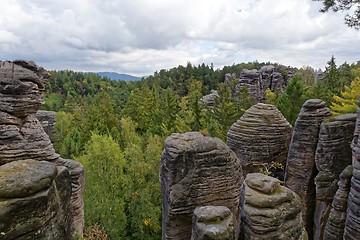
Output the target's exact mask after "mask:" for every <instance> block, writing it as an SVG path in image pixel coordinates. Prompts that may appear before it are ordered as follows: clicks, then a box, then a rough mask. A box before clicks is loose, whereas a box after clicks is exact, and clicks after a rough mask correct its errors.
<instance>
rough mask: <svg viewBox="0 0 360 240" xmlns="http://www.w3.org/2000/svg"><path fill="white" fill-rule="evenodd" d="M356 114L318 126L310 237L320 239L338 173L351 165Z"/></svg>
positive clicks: (336, 187) (331, 119)
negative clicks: (313, 211)
mask: <svg viewBox="0 0 360 240" xmlns="http://www.w3.org/2000/svg"><path fill="white" fill-rule="evenodd" d="M355 121H356V114H346V115H340V116H337V117H330V118H328V119H325V120H324V121H323V122H322V123H321V125H320V131H319V140H318V144H317V148H316V155H315V165H316V168H317V170H318V171H319V173H318V174H317V176H316V177H315V185H316V209H315V216H314V224H315V228H314V238H315V239H319V240H321V239H323V237H324V235H323V234H324V228H325V225H326V223H327V220H328V217H329V214H330V210H331V203H332V201H333V198H334V196H335V193H336V191H337V189H338V181H339V180H338V179H339V175H340V173H341V172H342V171H343V170H344V169H345V168H346V167H347V166H348V165H350V164H351V159H352V155H351V147H350V143H351V141H352V139H353V133H354V129H355Z"/></svg>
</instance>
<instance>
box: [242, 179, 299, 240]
mask: <svg viewBox="0 0 360 240" xmlns="http://www.w3.org/2000/svg"><path fill="white" fill-rule="evenodd" d="M244 186H245V201H244V206H243V207H242V209H243V211H244V212H243V231H244V233H243V234H244V239H245V240H247V239H249V240H250V239H251V240H255V239H257V240H260V239H279V240H281V239H283V240H289V239H299V240H300V239H303V237H304V234H305V232H304V227H303V221H302V216H301V200H300V198H299V197H298V196H297V195H296V194H295V193H294V192H293V191H291V190H290V189H288V188H286V187H284V186H281V185H280V181H279V180H278V179H276V178H273V177H270V176H267V175H264V174H261V173H249V174H248V175H247V176H246V178H245V181H244Z"/></svg>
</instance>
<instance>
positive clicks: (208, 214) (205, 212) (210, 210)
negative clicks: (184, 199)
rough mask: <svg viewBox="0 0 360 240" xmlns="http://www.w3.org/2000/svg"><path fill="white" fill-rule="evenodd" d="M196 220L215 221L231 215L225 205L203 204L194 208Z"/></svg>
mask: <svg viewBox="0 0 360 240" xmlns="http://www.w3.org/2000/svg"><path fill="white" fill-rule="evenodd" d="M194 215H196V217H197V218H198V222H204V223H209V222H216V221H219V220H223V219H225V218H227V217H228V216H230V215H231V212H230V209H229V208H227V207H225V206H203V207H197V208H196V209H195V210H194Z"/></svg>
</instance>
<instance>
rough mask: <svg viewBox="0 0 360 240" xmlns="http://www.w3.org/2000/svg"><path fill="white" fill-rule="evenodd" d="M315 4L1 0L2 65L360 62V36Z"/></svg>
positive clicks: (142, 68)
mask: <svg viewBox="0 0 360 240" xmlns="http://www.w3.org/2000/svg"><path fill="white" fill-rule="evenodd" d="M320 7H321V3H319V2H312V1H311V0H276V1H275V0H61V1H54V0H1V3H0V59H2V60H14V59H28V60H33V61H35V62H36V63H37V64H39V65H41V66H43V67H45V68H47V69H49V70H54V69H57V70H61V69H72V70H76V71H115V72H119V73H128V74H134V75H137V76H142V75H147V74H152V73H154V72H155V71H157V70H161V69H169V68H172V67H176V66H178V65H186V63H187V62H191V63H192V64H195V65H197V64H201V63H205V64H208V65H210V64H211V63H213V64H214V66H215V68H222V67H223V66H224V65H232V64H233V63H240V62H248V61H255V60H257V61H259V62H263V61H265V62H266V61H270V62H277V63H281V64H284V65H290V66H295V67H301V66H304V65H310V66H312V67H314V68H324V66H325V65H326V63H327V61H328V60H329V59H330V57H331V55H334V56H335V58H336V62H337V64H338V65H340V64H342V63H343V62H345V61H347V62H348V63H352V62H356V61H358V60H360V31H356V30H353V29H350V28H348V27H347V26H345V25H344V23H343V22H344V21H343V16H344V13H336V14H335V13H326V14H323V13H319V11H318V10H319V8H320Z"/></svg>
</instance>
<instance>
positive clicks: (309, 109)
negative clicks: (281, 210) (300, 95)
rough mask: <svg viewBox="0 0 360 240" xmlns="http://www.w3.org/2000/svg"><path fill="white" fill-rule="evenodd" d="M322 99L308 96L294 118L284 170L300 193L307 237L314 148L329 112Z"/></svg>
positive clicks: (312, 194) (312, 200)
mask: <svg viewBox="0 0 360 240" xmlns="http://www.w3.org/2000/svg"><path fill="white" fill-rule="evenodd" d="M330 115H331V113H330V110H329V109H328V108H327V107H326V106H325V102H323V101H321V100H319V99H310V100H307V101H306V102H305V103H304V105H303V106H302V108H301V111H300V114H299V116H298V118H297V120H296V122H295V127H294V130H293V135H292V139H291V142H290V147H289V153H288V158H287V164H286V170H285V186H286V187H288V188H290V189H291V190H293V191H294V192H295V193H296V194H297V195H299V196H300V198H301V202H302V214H303V221H304V223H305V227H306V231H307V232H308V234H309V239H313V237H312V235H313V225H314V224H313V222H314V219H313V218H314V210H315V198H316V194H315V184H314V178H315V176H316V175H317V170H316V167H315V151H316V147H317V144H318V135H319V129H320V124H321V122H322V121H323V119H324V118H326V117H328V116H330Z"/></svg>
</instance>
